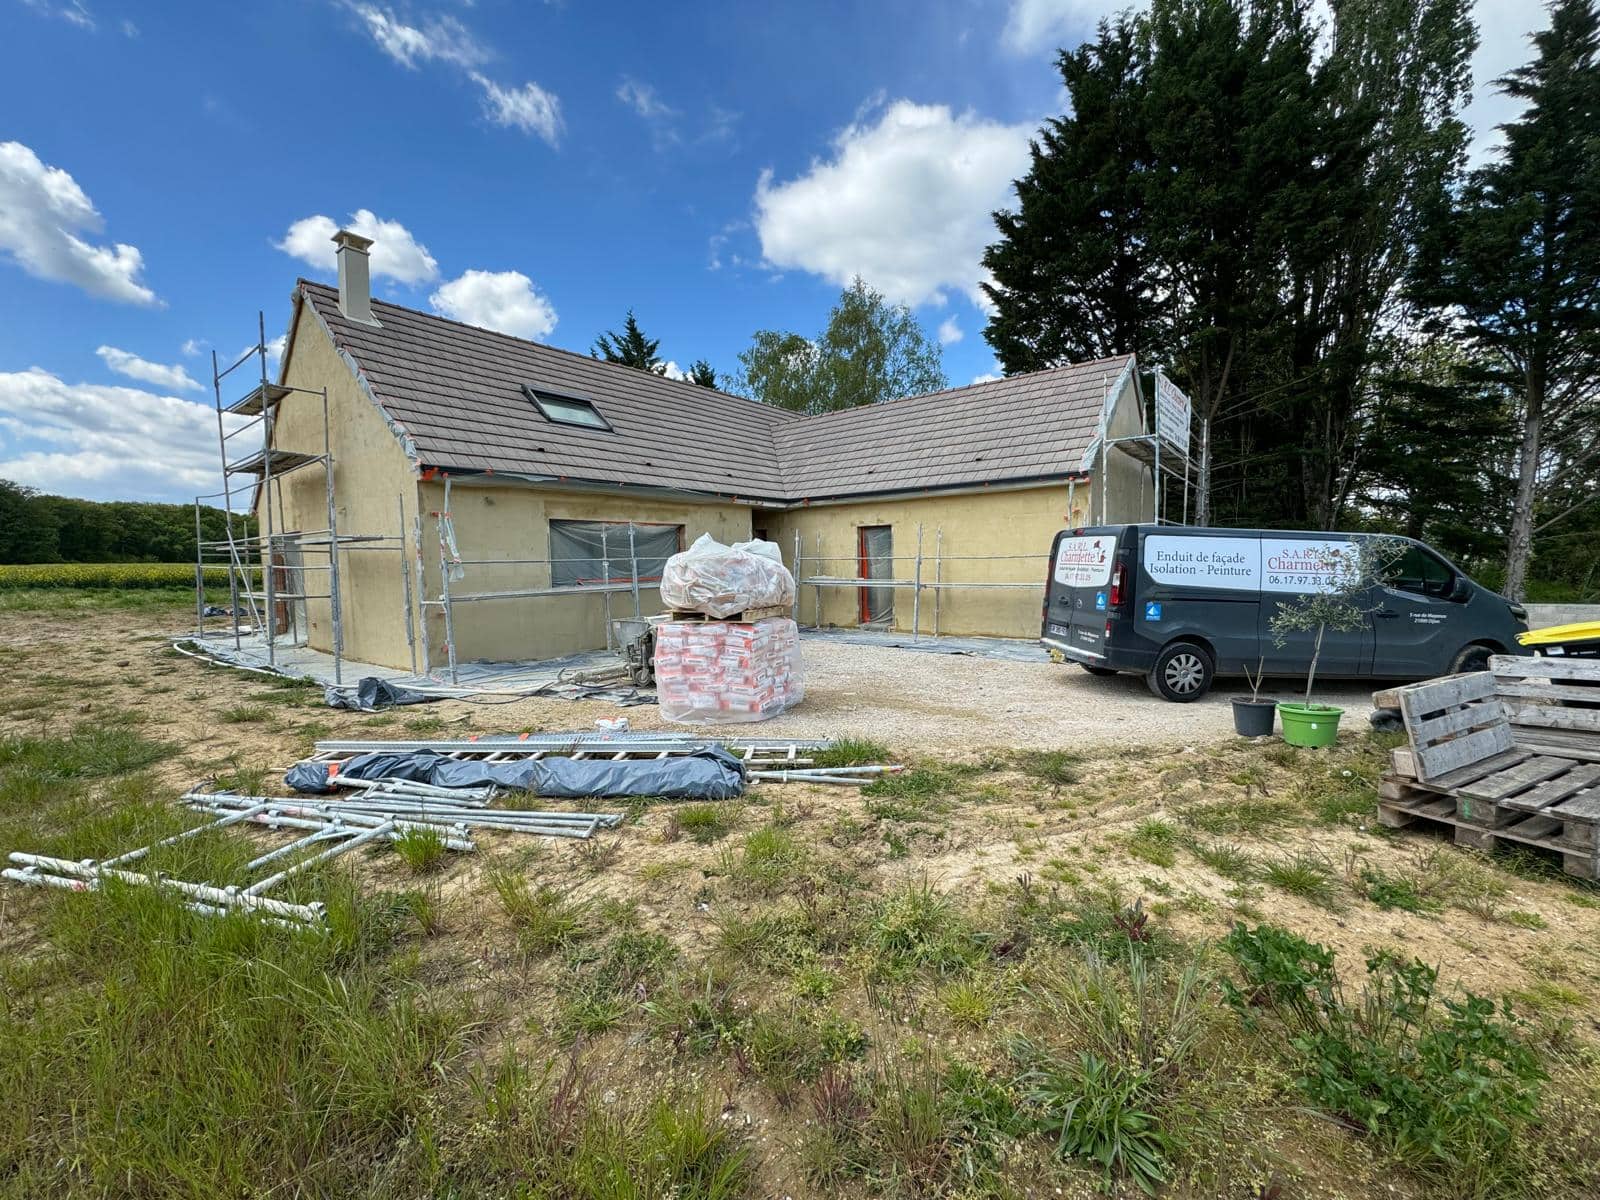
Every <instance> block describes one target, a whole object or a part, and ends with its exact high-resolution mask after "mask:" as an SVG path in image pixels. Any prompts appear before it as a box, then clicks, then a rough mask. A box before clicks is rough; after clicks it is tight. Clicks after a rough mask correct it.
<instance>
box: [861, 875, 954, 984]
mask: <svg viewBox="0 0 1600 1200" xmlns="http://www.w3.org/2000/svg"><path fill="white" fill-rule="evenodd" d="M867 939H868V944H869V945H870V946H871V948H872V950H873V952H874V954H875V956H876V960H877V967H878V969H879V970H880V971H881V972H882V973H884V974H886V975H891V976H893V975H904V974H906V973H907V972H910V971H917V970H923V969H928V970H932V971H936V972H949V971H954V970H956V969H958V968H960V967H963V966H966V965H968V964H970V963H972V962H975V961H976V960H977V959H978V957H979V955H980V954H981V953H982V946H981V944H980V941H979V939H978V936H977V933H976V931H975V930H973V929H972V927H971V926H970V925H969V924H968V923H967V919H966V915H965V914H964V913H963V912H962V911H961V910H960V909H959V908H958V907H957V906H956V903H955V901H954V900H952V899H951V898H950V897H949V896H947V895H945V894H944V893H942V892H940V891H938V890H937V889H935V888H934V886H933V884H932V883H930V882H929V881H928V880H926V879H919V880H913V881H910V882H908V883H904V884H902V885H900V886H899V887H898V888H896V889H894V890H893V891H891V892H890V893H889V894H888V895H887V896H885V897H884V898H883V900H882V901H881V902H880V903H879V905H878V908H877V912H876V913H875V914H874V916H873V919H872V922H871V924H870V926H869V928H868V931H867Z"/></svg>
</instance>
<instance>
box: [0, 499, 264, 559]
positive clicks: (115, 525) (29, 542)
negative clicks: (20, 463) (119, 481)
mask: <svg viewBox="0 0 1600 1200" xmlns="http://www.w3.org/2000/svg"><path fill="white" fill-rule="evenodd" d="M194 513H195V510H194V505H192V504H144V503H139V502H137V501H130V500H111V501H101V500H78V499H75V498H73V497H70V496H49V495H43V494H41V493H40V492H38V491H35V490H34V489H33V488H28V487H23V486H22V485H21V484H17V483H12V482H10V481H9V480H5V479H0V563H7V564H9V563H57V562H176V563H185V562H193V561H194V556H195V545H194V526H195V522H194ZM225 519H226V514H224V512H223V510H222V509H220V508H210V507H202V508H201V509H200V529H201V535H202V536H203V537H204V538H205V539H206V540H207V541H214V540H220V539H221V538H223V537H225V536H226V531H225V527H224V522H225ZM233 531H234V535H235V536H236V537H237V536H241V535H244V534H246V533H254V531H255V522H254V518H251V517H245V516H241V515H238V514H236V515H235V516H234V518H233Z"/></svg>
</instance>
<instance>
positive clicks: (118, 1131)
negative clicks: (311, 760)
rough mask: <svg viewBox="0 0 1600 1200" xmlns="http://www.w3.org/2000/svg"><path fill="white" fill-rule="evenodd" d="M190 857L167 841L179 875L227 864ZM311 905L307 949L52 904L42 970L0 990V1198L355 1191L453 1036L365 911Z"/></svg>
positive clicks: (72, 900) (132, 899)
mask: <svg viewBox="0 0 1600 1200" xmlns="http://www.w3.org/2000/svg"><path fill="white" fill-rule="evenodd" d="M206 840H207V839H193V840H191V842H189V843H185V846H186V853H187V854H188V855H189V856H190V858H191V861H190V863H189V864H188V867H189V869H190V870H195V871H197V872H203V870H204V865H205V864H206V863H209V864H211V865H213V866H216V867H218V868H222V867H226V866H229V865H231V864H230V863H229V861H228V860H229V859H230V857H232V856H231V855H230V853H229V849H230V848H229V847H228V846H227V845H226V840H225V839H224V838H223V837H222V836H221V835H219V837H218V838H217V839H215V841H214V842H213V844H212V845H211V846H209V847H208V846H205V845H195V844H194V843H195V842H204V841H206ZM200 877H204V874H203V873H201V874H200ZM323 895H324V896H326V897H327V899H328V900H329V902H330V917H331V922H330V923H331V930H330V932H329V933H328V934H327V935H325V936H318V935H314V934H310V935H308V934H303V933H302V934H295V933H288V932H286V931H283V930H279V929H275V928H273V927H271V926H268V925H265V924H262V923H259V922H257V921H255V920H253V919H251V918H248V917H243V916H230V917H226V918H213V917H206V916H200V915H198V914H195V913H192V912H190V911H188V910H186V909H184V908H183V907H182V906H181V905H180V904H178V903H176V902H175V901H174V900H173V899H172V898H170V897H168V896H165V895H162V894H160V893H157V892H154V891H151V890H149V889H143V888H137V889H118V888H110V889H108V890H107V891H106V892H104V893H101V894H85V895H68V896H60V897H51V898H50V899H51V900H53V901H54V902H53V903H49V904H47V907H46V909H45V911H44V913H43V914H42V915H43V919H44V929H45V932H46V933H47V934H48V937H49V943H48V946H49V949H48V952H47V953H46V955H45V956H44V957H43V958H37V959H31V960H30V959H26V958H10V959H7V960H6V961H5V965H4V968H3V971H4V974H3V976H0V996H4V997H5V999H4V1001H0V1093H3V1094H4V1095H5V1097H6V1103H5V1106H4V1115H3V1116H0V1160H3V1161H5V1162H6V1163H7V1164H8V1168H7V1178H6V1181H5V1186H6V1188H7V1189H8V1190H9V1191H10V1193H11V1194H14V1195H19V1196H21V1195H66V1194H87V1193H92V1194H101V1195H125V1196H137V1195H148V1196H154V1195H161V1196H191V1197H196V1198H198V1197H203V1196H216V1195H242V1194H248V1193H260V1192H264V1191H268V1190H274V1189H283V1190H285V1191H288V1192H296V1191H301V1190H305V1191H310V1192H316V1193H322V1194H327V1193H329V1192H340V1191H348V1192H355V1191H359V1190H360V1189H361V1188H363V1187H364V1186H365V1184H366V1181H367V1178H368V1168H367V1167H366V1166H364V1165H362V1164H363V1163H364V1162H365V1161H366V1160H368V1159H370V1157H371V1156H372V1155H373V1154H375V1153H377V1152H378V1151H379V1150H380V1149H381V1148H384V1147H387V1146H390V1145H391V1144H392V1142H393V1137H394V1131H395V1130H396V1129H397V1128H399V1127H401V1126H403V1125H405V1124H407V1123H408V1122H410V1121H412V1120H414V1119H415V1118H416V1117H417V1116H418V1115H419V1114H420V1112H421V1107H420V1102H421V1096H422V1094H423V1093H424V1092H425V1091H426V1090H427V1089H428V1087H429V1086H431V1084H432V1081H433V1080H434V1078H436V1074H437V1071H438V1070H439V1068H440V1067H441V1065H442V1064H444V1063H447V1062H449V1061H450V1060H451V1059H453V1057H454V1056H455V1054H456V1053H457V1052H458V1051H459V1049H460V1046H461V1042H460V1037H459V1031H460V1030H462V1029H463V1028H465V1022H464V1021H463V1016H462V1013H461V1012H460V1010H459V1009H458V1008H457V1007H456V1006H455V1003H454V1002H453V1001H449V1000H440V999H437V998H435V997H433V996H430V995H429V994H428V993H427V992H425V991H423V990H422V989H420V988H418V987H417V986H416V985H415V984H414V983H413V982H412V981H411V980H410V979H408V978H407V977H406V976H405V974H404V973H403V972H398V971H396V970H394V969H391V968H390V967H389V966H388V965H385V963H384V962H383V961H382V955H381V953H380V951H381V947H382V945H383V943H384V942H385V941H386V940H387V938H388V936H389V933H388V928H389V926H388V924H387V922H386V921H385V920H384V919H383V910H382V908H381V906H380V905H378V904H377V902H375V901H362V900H360V899H359V898H358V897H357V895H356V893H355V891H354V890H353V888H351V887H349V886H345V885H340V884H338V883H337V882H336V881H330V882H329V883H328V884H327V885H326V890H325V891H324V892H323ZM335 1146H337V1147H338V1150H337V1152H335V1151H334V1147H335ZM318 1147H322V1148H324V1151H325V1153H318V1152H317V1148H318Z"/></svg>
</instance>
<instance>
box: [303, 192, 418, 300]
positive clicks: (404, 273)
mask: <svg viewBox="0 0 1600 1200" xmlns="http://www.w3.org/2000/svg"><path fill="white" fill-rule="evenodd" d="M344 228H346V229H349V230H351V231H352V232H354V233H359V234H360V235H361V236H362V237H366V238H371V239H372V242H373V246H372V252H371V253H372V274H373V276H374V277H382V276H387V277H388V278H390V279H397V280H399V281H400V282H401V283H406V284H417V283H429V282H431V281H433V280H435V279H437V278H438V277H439V264H438V263H437V262H435V261H434V258H433V255H431V254H429V253H428V248H427V247H426V246H424V245H423V244H422V243H421V242H419V241H417V239H416V238H415V237H414V236H413V235H412V233H411V231H410V230H409V229H407V228H406V227H405V226H404V225H402V224H400V222H399V221H385V220H384V219H383V218H382V217H379V216H376V215H375V214H374V213H373V212H372V210H371V209H367V208H362V209H357V210H356V211H355V212H354V213H352V214H351V216H350V220H349V223H348V224H346V225H345V226H344ZM337 232H339V226H338V225H336V224H334V221H333V218H332V217H325V216H322V215H321V214H320V213H319V214H318V215H316V216H313V217H302V218H301V219H300V220H298V221H296V222H295V223H294V224H293V225H291V226H289V232H288V233H286V234H285V235H284V237H283V241H281V242H273V243H272V244H273V245H274V246H276V247H277V248H278V249H279V250H282V251H283V252H284V253H285V254H289V255H293V256H294V257H295V258H298V259H299V260H300V261H301V262H303V263H305V264H306V265H307V266H312V267H317V268H320V269H321V270H324V271H332V270H333V269H334V268H335V267H336V266H337V265H338V259H337V254H338V251H337V250H336V249H335V247H334V244H333V235H334V234H335V233H337Z"/></svg>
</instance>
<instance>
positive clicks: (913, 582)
mask: <svg viewBox="0 0 1600 1200" xmlns="http://www.w3.org/2000/svg"><path fill="white" fill-rule="evenodd" d="M1017 561H1021V562H1030V563H1034V564H1035V565H1036V566H1039V567H1043V566H1044V565H1046V564H1047V563H1048V561H1049V554H1048V553H1045V554H946V553H945V551H944V528H943V526H936V527H935V528H934V531H933V554H932V555H931V556H929V555H927V554H925V553H924V534H923V527H922V526H921V525H920V524H919V525H918V526H917V548H916V553H915V554H899V555H894V554H879V555H874V554H860V553H858V554H824V553H823V552H822V535H821V534H820V533H819V534H817V536H816V553H814V554H806V553H804V542H803V540H802V538H801V535H800V532H799V531H798V530H796V531H795V535H794V581H795V602H794V619H795V622H796V623H797V624H798V623H799V621H800V592H801V589H802V588H806V587H809V588H812V589H813V600H814V602H815V610H814V614H815V619H814V620H813V622H812V626H811V627H812V628H813V629H821V628H823V624H822V591H823V589H824V588H835V587H838V588H858V589H868V588H880V587H881V588H895V589H903V588H909V589H910V590H911V640H912V641H918V640H920V638H921V637H922V593H923V592H928V593H929V594H930V599H931V605H930V607H931V608H932V617H933V622H932V624H933V629H932V636H933V637H938V636H939V630H940V621H941V619H942V610H943V597H944V593H945V592H947V591H955V590H966V589H998V590H1012V591H1015V590H1019V589H1024V590H1026V589H1031V590H1033V591H1039V592H1042V591H1043V590H1044V576H1043V574H1042V573H1041V574H1038V575H1035V576H1034V577H1033V578H1031V579H1026V580H971V581H956V580H948V579H946V578H945V577H944V568H945V564H946V563H953V562H1017ZM839 562H850V563H855V564H856V566H857V568H858V569H859V570H861V571H863V572H867V571H870V570H871V569H872V568H873V567H875V566H877V565H879V564H887V565H888V569H889V572H890V573H889V574H888V575H886V576H881V577H880V576H875V575H870V574H861V575H836V574H830V573H828V571H827V569H826V565H827V564H829V563H839ZM806 563H813V564H816V565H817V567H818V568H819V570H818V571H817V572H816V573H815V574H812V575H807V574H805V564H806ZM896 563H910V564H911V570H910V572H909V574H908V575H906V576H902V577H898V578H897V577H896V576H895V573H894V572H895V570H896V568H895V564H896ZM890 621H891V622H892V621H893V610H892V609H891V615H890Z"/></svg>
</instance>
